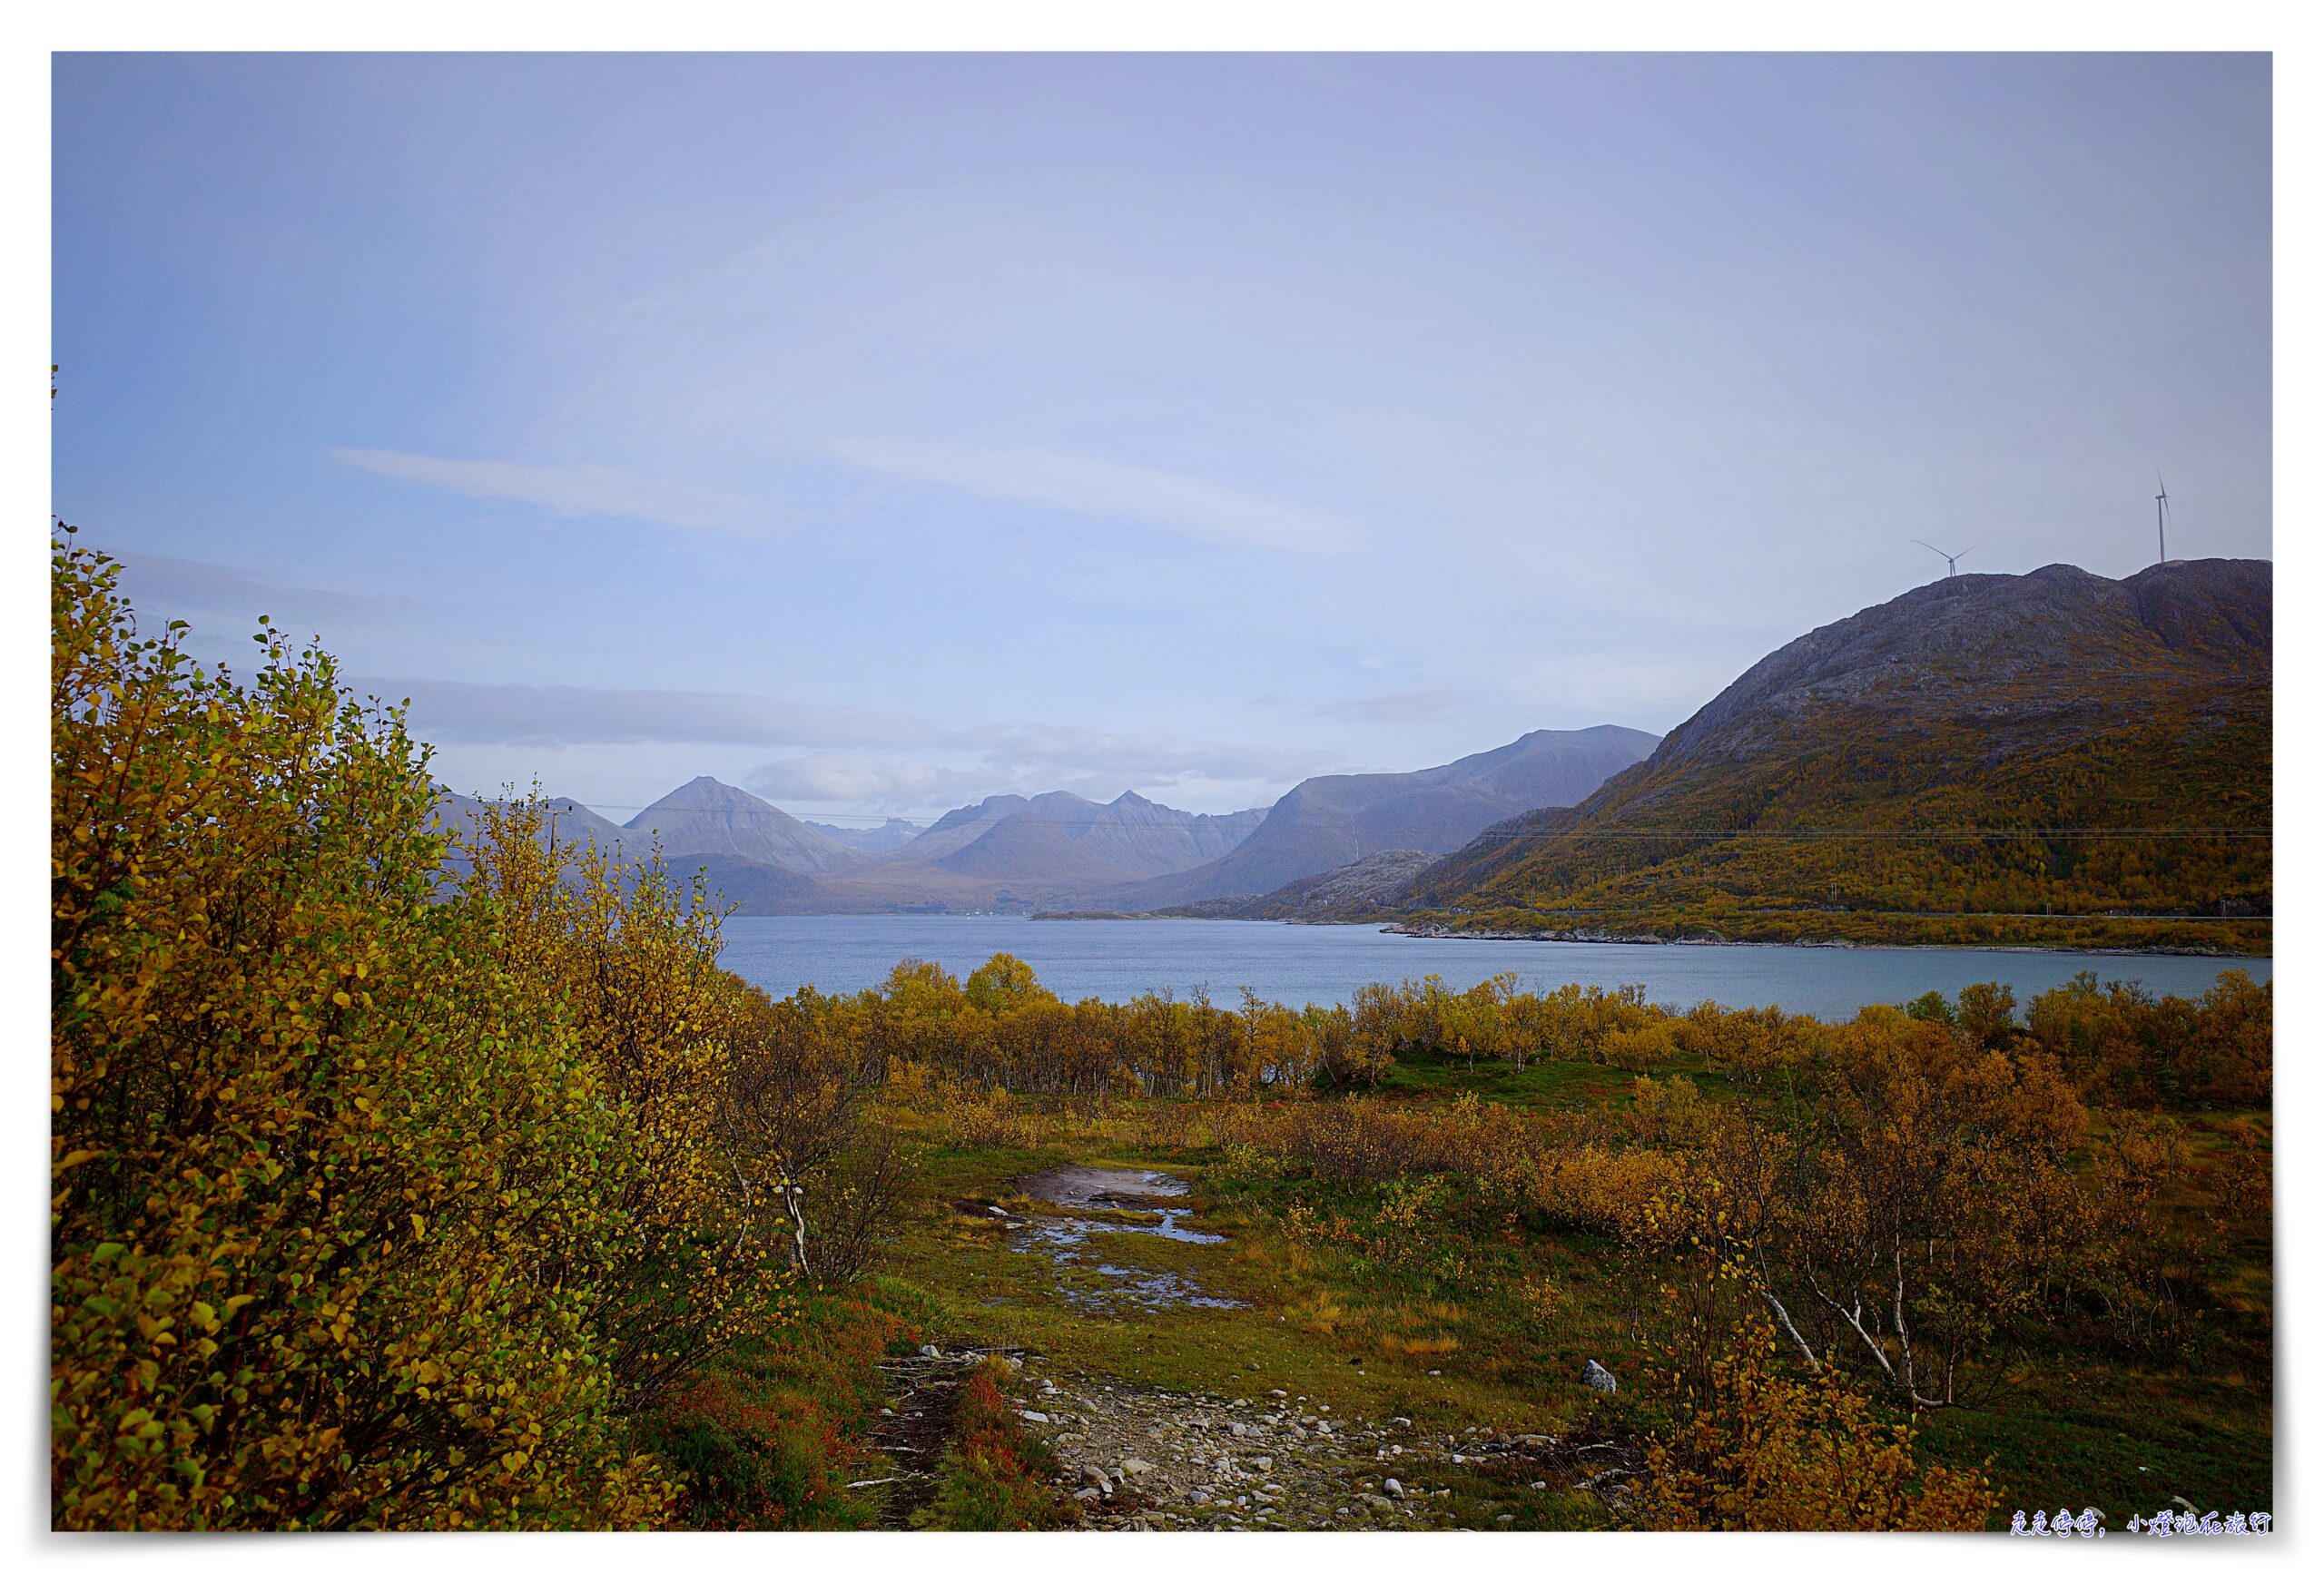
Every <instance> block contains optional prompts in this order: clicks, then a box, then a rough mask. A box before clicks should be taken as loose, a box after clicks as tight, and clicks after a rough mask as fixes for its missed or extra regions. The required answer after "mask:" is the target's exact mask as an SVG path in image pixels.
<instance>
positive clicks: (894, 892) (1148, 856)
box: [441, 725, 1655, 913]
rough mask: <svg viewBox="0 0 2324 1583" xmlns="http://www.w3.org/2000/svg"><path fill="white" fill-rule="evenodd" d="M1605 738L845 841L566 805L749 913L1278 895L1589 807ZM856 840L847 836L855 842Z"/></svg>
mask: <svg viewBox="0 0 2324 1583" xmlns="http://www.w3.org/2000/svg"><path fill="white" fill-rule="evenodd" d="M1654 741H1655V739H1654V738H1653V737H1651V736H1649V735H1648V734H1646V733H1643V732H1635V731H1629V730H1626V729H1624V728H1622V727H1620V726H1611V725H1607V726H1597V727H1593V728H1591V729H1590V730H1588V731H1578V732H1534V733H1531V734H1530V735H1528V736H1525V737H1521V738H1520V739H1519V740H1518V741H1516V742H1512V743H1510V744H1508V745H1507V746H1505V747H1502V748H1496V749H1494V750H1492V752H1484V753H1477V754H1473V755H1472V756H1470V757H1468V758H1465V759H1462V760H1459V761H1457V762H1454V763H1451V764H1442V765H1438V766H1435V767H1433V768H1432V769H1426V770H1419V771H1414V772H1411V773H1407V774H1369V775H1324V776H1317V777H1315V778H1313V779H1311V780H1307V781H1304V782H1300V784H1299V785H1297V786H1295V787H1294V788H1293V789H1292V790H1291V791H1290V792H1289V793H1287V794H1286V795H1285V797H1284V798H1283V799H1282V801H1278V802H1277V803H1276V804H1275V806H1274V808H1272V809H1258V808H1253V809H1246V810H1244V811H1240V812H1236V813H1226V814H1208V813H1187V812H1185V811H1181V810H1178V809H1175V808H1168V807H1165V806H1164V805H1163V804H1161V803H1158V802H1155V801H1151V800H1149V799H1147V798H1144V797H1141V796H1139V795H1137V793H1136V792H1134V791H1125V792H1123V793H1122V794H1121V795H1120V796H1118V797H1117V798H1115V799H1114V800H1113V801H1110V802H1102V803H1101V802H1096V801H1091V800H1090V799H1088V798H1086V797H1081V796H1077V795H1076V794H1074V793H1072V792H1069V791H1050V792H1046V793H1043V794H1041V795H1039V796H1036V797H1021V796H1017V795H1014V794H1010V795H1003V796H997V797H989V798H987V799H985V800H984V801H981V802H979V803H975V804H973V805H971V806H969V807H965V808H956V809H954V810H953V811H951V812H950V813H947V814H946V815H944V817H943V818H941V819H940V820H938V821H935V822H934V823H933V824H931V825H929V826H928V827H927V828H926V829H924V830H923V829H919V828H918V827H916V826H913V825H911V824H910V823H909V822H908V821H901V820H891V821H888V822H887V824H886V825H884V826H882V827H881V828H880V829H879V830H877V831H842V830H838V829H834V828H832V827H831V826H828V825H822V826H819V825H815V824H812V823H811V822H808V821H803V820H798V819H794V818H793V817H792V816H791V815H790V814H787V813H785V812H784V811H783V810H781V809H779V808H777V807H775V806H774V805H773V804H772V803H770V802H767V801H763V799H761V798H758V797H755V796H753V794H751V793H750V792H748V791H743V790H742V789H741V788H739V787H734V786H729V785H725V784H724V783H723V782H718V781H715V780H713V779H712V778H710V777H708V776H701V777H698V778H696V779H695V780H694V781H690V782H687V783H686V784H685V785H684V786H681V787H679V788H677V789H676V790H675V791H672V792H670V793H669V794H668V795H667V796H665V797H664V798H662V799H661V800H660V801H657V802H655V804H654V805H653V806H652V807H650V808H647V809H645V810H644V811H642V812H640V813H639V814H638V815H637V816H636V817H635V818H634V819H632V820H631V821H629V822H628V823H627V824H626V825H621V826H616V825H614V824H612V823H611V822H610V821H606V820H603V819H600V818H598V817H597V816H596V815H595V814H592V813H589V812H588V811H587V810H586V809H580V808H578V805H576V804H573V803H571V802H570V801H569V800H565V799H559V800H557V802H556V806H557V808H558V809H559V810H561V811H560V813H559V815H558V821H557V831H556V833H557V838H558V839H559V840H560V841H576V840H586V841H591V842H594V843H595V844H596V845H599V846H601V847H604V848H606V849H607V850H617V851H620V852H621V853H623V854H624V855H625V856H628V857H630V858H632V859H635V858H637V857H639V856H642V855H643V854H644V853H645V851H647V850H650V849H651V848H652V847H653V845H654V844H655V842H656V841H658V842H659V845H660V848H661V850H662V852H663V855H664V857H665V860H666V861H667V862H668V864H669V866H670V868H671V869H672V870H674V871H675V872H677V873H679V874H682V875H684V874H691V873H693V872H694V870H704V871H705V874H706V878H707V881H708V884H709V886H710V888H711V889H712V890H714V892H715V893H717V894H718V895H719V896H721V897H722V898H723V899H724V900H726V901H727V902H729V903H732V904H733V905H734V907H735V908H736V909H739V910H741V911H743V912H752V913H763V912H852V911H869V912H876V911H892V910H899V909H904V910H928V911H949V910H977V909H1014V908H1063V907H1098V908H1107V909H1127V908H1137V909H1146V908H1151V907H1154V906H1158V905H1164V904H1167V903H1168V902H1172V901H1178V900H1196V899H1200V898H1206V897H1215V896H1222V895H1230V894H1236V895H1240V894H1256V892H1258V891H1261V890H1271V889H1273V888H1274V887H1275V885H1277V884H1280V883H1281V882H1282V881H1283V879H1285V878H1290V877H1296V876H1298V875H1302V874H1309V873H1315V872H1317V871H1319V870H1325V869H1330V868H1334V867H1336V866H1337V865H1338V864H1340V863H1343V862H1346V861H1349V860H1353V859H1355V858H1360V857H1364V856H1366V855H1369V854H1371V853H1374V852H1381V851H1387V850H1393V849H1399V848H1405V849H1417V850H1422V851H1424V852H1430V853H1434V852H1444V851H1450V850H1452V849H1453V848H1455V847H1457V846H1459V845H1460V844H1461V843H1462V841H1466V840H1467V839H1469V838H1470V837H1471V836H1472V835H1474V834H1475V833H1476V832H1477V831H1481V830H1482V829H1483V828H1485V827H1486V826H1487V825H1489V824H1491V823H1492V822H1493V821H1495V820H1498V819H1502V818H1506V817H1507V816H1508V815H1509V814H1511V813H1513V812H1518V811H1524V810H1527V809H1531V808H1538V807H1541V806H1544V805H1545V804H1547V803H1549V802H1551V801H1559V800H1566V801H1571V800H1574V799H1578V798H1580V797H1581V796H1583V795H1586V794H1587V793H1588V792H1589V791H1590V790H1592V789H1593V788H1595V787H1596V786H1597V785H1598V784H1599V782H1601V781H1603V780H1604V779H1605V778H1606V776H1608V775H1609V774H1611V773H1613V772H1615V771H1616V770H1619V769H1621V768H1624V767H1626V766H1627V765H1629V764H1631V763H1634V762H1637V761H1638V760H1639V759H1640V757H1641V756H1643V755H1644V754H1645V753H1646V752H1648V751H1649V750H1650V749H1651V748H1652V747H1653V745H1654ZM441 806H442V808H443V811H444V818H445V819H446V821H447V822H448V823H450V824H454V825H458V826H459V827H462V828H464V829H467V830H469V831H473V829H474V827H475V822H476V819H475V815H476V811H477V809H478V806H479V805H478V804H477V803H476V802H475V801H472V800H470V799H468V798H464V797H457V796H453V795H451V794H449V793H447V794H446V795H445V797H444V799H443V801H442V804H441ZM851 838H852V839H851Z"/></svg>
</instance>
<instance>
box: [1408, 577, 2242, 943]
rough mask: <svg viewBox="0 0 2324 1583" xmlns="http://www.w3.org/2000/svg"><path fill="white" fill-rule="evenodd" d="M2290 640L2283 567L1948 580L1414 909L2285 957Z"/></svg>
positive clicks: (1431, 891) (1775, 675) (1598, 924)
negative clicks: (2283, 659)
mask: <svg viewBox="0 0 2324 1583" xmlns="http://www.w3.org/2000/svg"><path fill="white" fill-rule="evenodd" d="M2272 626H2273V577H2272V571H2271V567H2270V565H2269V563H2267V562H2264V561H2224V560H2212V561H2191V562H2172V563H2170V564H2168V565H2160V566H2156V567H2152V568H2150V569H2149V570H2147V571H2144V572H2142V573H2140V574H2138V575H2136V576H2133V577H2130V578H2126V579H2124V580H2122V581H2120V582H2115V581H2112V580H2110V579H2107V578H2103V577H2098V576H2093V575H2090V574H2089V573H2086V572H2083V571H2080V570H2077V569H2076V568H2074V567H2072V566H2063V565H2060V566H2047V567H2044V568H2043V569H2042V570H2041V571H2038V572H2034V573H2032V574H2029V575H2024V576H1959V577H1951V578H1947V579H1945V581H1943V582H1940V583H1935V584H1931V585H1928V586H1925V587H1923V588H1918V589H1915V590H1914V591H1913V592H1912V593H1910V594H1907V595H1903V596H1902V597H1900V598H1897V599H1895V600H1892V601H1890V602H1889V603H1887V604H1886V605H1878V606H1876V607H1874V608H1872V609H1869V610H1866V611H1863V612H1861V613H1859V614H1857V615H1854V616H1851V617H1849V618H1848V619H1847V620H1846V621H1841V622H1837V623H1834V624H1832V625H1829V626H1827V627H1822V628H1819V629H1818V630H1817V631H1815V632H1812V633H1810V634H1807V636H1805V637H1802V638H1800V639H1798V640H1797V642H1795V643H1792V644H1787V645H1786V646H1785V647H1783V648H1781V649H1779V650H1777V652H1776V653H1774V654H1770V655H1769V656H1768V658H1766V659H1765V660H1763V661H1761V662H1760V663H1759V664H1757V665H1755V666H1753V667H1752V669H1751V670H1750V671H1748V672H1747V673H1746V674H1744V675H1743V676H1742V677H1741V678H1740V679H1739V680H1738V681H1737V682H1736V683H1734V685H1732V686H1730V687H1729V688H1728V689H1727V691H1726V692H1724V693H1721V694H1719V696H1718V698H1717V699H1716V700H1714V701H1713V702H1712V703H1710V704H1709V705H1708V706H1706V707H1705V708H1704V709H1703V710H1701V711H1700V712H1699V713H1697V714H1696V715H1695V716H1694V717H1693V718H1692V719H1690V720H1689V721H1688V722H1687V723H1685V724H1684V725H1682V726H1680V727H1679V729H1678V730H1676V731H1674V732H1672V733H1670V734H1669V736H1668V737H1667V738H1665V739H1664V741H1663V742H1662V744H1661V746H1660V747H1659V748H1658V749H1657V750H1656V752H1654V753H1653V754H1652V755H1651V756H1650V757H1649V758H1648V759H1647V760H1646V761H1645V762H1643V763H1641V764H1640V765H1638V766H1637V767H1636V768H1634V769H1632V770H1630V771H1627V772H1624V773H1622V774H1620V775H1618V776H1616V777H1615V778H1614V779H1613V780H1611V781H1610V782H1607V784H1606V785H1605V786H1604V787H1602V788H1601V789H1600V791H1597V792H1596V793H1595V794H1593V795H1592V796H1591V797H1590V798H1589V799H1588V800H1587V801H1584V802H1582V803H1581V805H1580V806H1579V807H1576V808H1573V809H1567V810H1548V811H1542V812H1541V813H1537V814H1532V815H1528V816H1525V817H1523V818H1521V819H1518V820H1514V821H1510V822H1508V823H1505V824H1502V825H1501V826H1498V827H1496V828H1495V829H1494V830H1492V831H1487V832H1486V833H1485V834H1484V835H1483V836H1482V837H1480V838H1479V839H1478V840H1477V841H1474V842H1472V843H1471V844H1470V845H1469V846H1468V847H1467V848H1465V849H1463V850H1462V851H1460V852H1457V853H1455V854H1453V855H1452V857H1450V858H1447V859H1445V860H1443V861H1442V862H1441V863H1438V864H1437V865H1435V866H1434V867H1433V868H1431V869H1429V870H1424V871H1423V873H1421V874H1420V875H1419V876H1418V877H1417V879H1416V880H1414V881H1413V884H1412V886H1411V887H1410V889H1409V890H1406V891H1405V892H1404V893H1403V896H1402V897H1401V898H1400V899H1399V900H1400V901H1401V903H1402V904H1403V907H1404V908H1405V909H1412V910H1416V911H1417V912H1418V914H1419V915H1420V916H1422V917H1423V918H1424V919H1429V920H1432V921H1436V922H1440V923H1443V924H1445V925H1448V926H1450V927H1455V928H1472V929H1580V930H1590V929H1600V930H1605V931H1609V932H1614V933H1637V932H1652V933H1657V934H1660V935H1663V936H1665V937H1668V936H1669V935H1671V934H1674V933H1680V934H1683V933H1689V932H1715V933H1718V934H1720V935H1723V936H1727V937H1729V938H1739V939H1799V938H1813V939H1833V938H1845V939H1860V940H1887V941H1900V942H1901V941H1919V942H1929V943H1936V942H1947V943H2006V942H2020V943H2052V944H2064V943H2074V944H2115V945H2142V946H2150V947H2152V946H2171V947H2176V948H2182V949H2183V948H2193V949H2222V950H2253V949H2265V947H2266V941H2267V939H2268V938H2269V931H2268V926H2267V923H2266V921H2265V920H2266V919H2268V917H2269V915H2270V910H2271V908H2272V903H2273V894H2274V892H2273V880H2272V871H2271V861H2272V850H2273V843H2272V840H2271V833H2272V823H2273V797H2274V784H2273V780H2274V757H2273V747H2272V738H2271V733H2272V729H2273V703H2272V698H2273V694H2272V685H2273V682H2272V676H2273V672H2272V658H2271V648H2272V644H2271V634H2272Z"/></svg>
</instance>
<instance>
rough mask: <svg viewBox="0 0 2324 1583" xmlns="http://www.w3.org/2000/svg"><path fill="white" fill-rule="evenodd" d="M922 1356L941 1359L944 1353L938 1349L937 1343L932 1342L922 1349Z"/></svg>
mask: <svg viewBox="0 0 2324 1583" xmlns="http://www.w3.org/2000/svg"><path fill="white" fill-rule="evenodd" d="M920 1355H921V1357H923V1358H940V1357H942V1356H943V1355H944V1353H943V1352H942V1351H941V1350H940V1349H939V1348H938V1347H937V1345H936V1343H935V1342H927V1343H925V1344H923V1345H922V1346H921V1349H920Z"/></svg>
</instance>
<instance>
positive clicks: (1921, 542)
mask: <svg viewBox="0 0 2324 1583" xmlns="http://www.w3.org/2000/svg"><path fill="white" fill-rule="evenodd" d="M1913 542H1914V543H1915V544H1916V545H1918V546H1921V548H1923V549H1925V550H1935V551H1936V553H1937V554H1938V555H1940V556H1945V575H1946V576H1948V577H1957V576H1959V575H1961V573H1960V568H1959V567H1958V566H1957V565H1955V562H1957V561H1959V560H1960V558H1961V557H1962V556H1965V555H1967V554H1968V553H1969V550H1973V549H1975V548H1976V547H1977V546H1975V545H1971V546H1969V550H1955V551H1953V552H1951V553H1949V554H1948V553H1947V552H1945V551H1944V550H1940V549H1937V548H1936V546H1935V545H1933V544H1931V543H1929V542H1928V540H1926V539H1925V538H1916V539H1915V540H1914V541H1913Z"/></svg>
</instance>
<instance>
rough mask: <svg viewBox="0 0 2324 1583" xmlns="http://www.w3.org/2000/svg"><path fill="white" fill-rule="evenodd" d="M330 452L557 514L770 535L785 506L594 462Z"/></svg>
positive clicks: (410, 479) (351, 463)
mask: <svg viewBox="0 0 2324 1583" xmlns="http://www.w3.org/2000/svg"><path fill="white" fill-rule="evenodd" d="M330 457H331V460H333V461H335V462H338V463H340V464H341V465H342V466H345V467H359V468H360V469H362V470H363V471H364V472H367V473H377V474H379V475H380V476H381V477H389V478H397V479H400V480H402V481H403V482H405V483H408V484H418V485H420V486H423V487H427V488H430V489H442V490H445V491H447V492H448V493H450V494H454V495H464V496H466V497H468V498H469V499H471V500H516V501H521V502H523V503H524V504H526V505H527V506H538V507H539V508H540V509H541V510H543V511H546V512H547V513H548V514H549V515H550V516H612V517H623V518H628V519H632V520H635V521H639V522H653V523H660V524H662V525H664V526H669V527H687V528H698V529H702V530H704V531H705V532H711V533H732V534H742V535H753V534H763V533H767V532H770V531H772V530H773V529H774V528H775V527H777V526H781V525H782V522H781V518H782V514H781V513H780V512H778V511H776V510H774V509H773V508H771V507H768V506H762V505H759V504H757V503H755V502H753V501H750V500H746V499H743V497H740V496H736V495H727V494H724V493H721V492H720V491H718V490H714V489H704V488H701V487H697V486H695V485H692V484H680V483H674V482H671V481H669V480H667V479H661V478H643V477H638V476H637V475H636V474H635V473H625V472H623V471H621V470H620V469H619V468H616V467H598V466H596V465H595V464H591V463H582V464H576V465H573V466H566V467H537V466H535V465H533V464H531V463H527V462H508V461H496V460H492V459H489V458H476V459H467V460H463V459H459V458H456V457H421V456H414V455H412V454H410V453H409V452H408V451H382V450H361V449H356V448H352V447H339V448H337V449H334V450H333V451H332V452H331V453H330Z"/></svg>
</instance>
